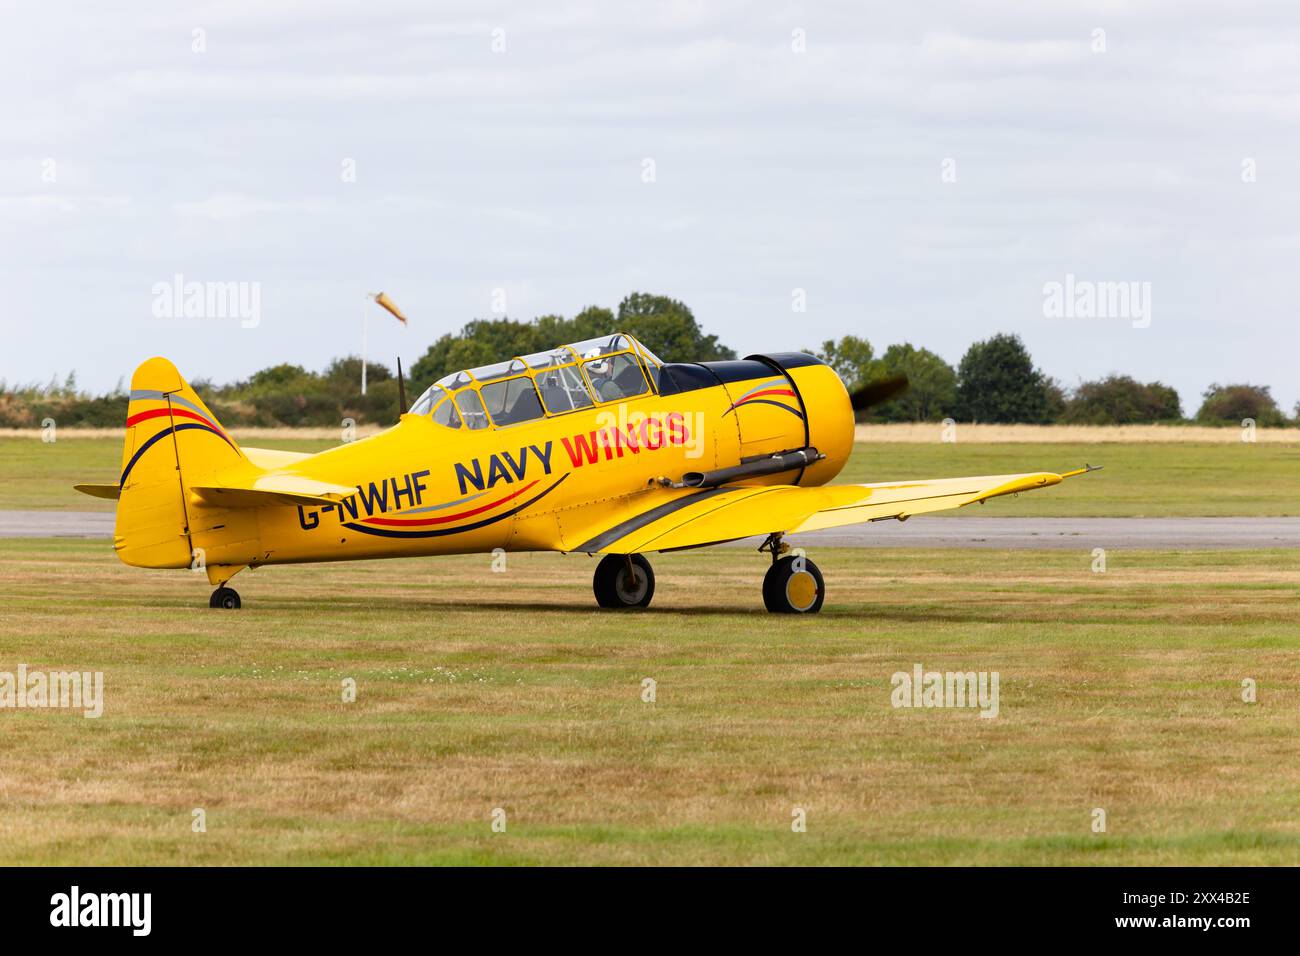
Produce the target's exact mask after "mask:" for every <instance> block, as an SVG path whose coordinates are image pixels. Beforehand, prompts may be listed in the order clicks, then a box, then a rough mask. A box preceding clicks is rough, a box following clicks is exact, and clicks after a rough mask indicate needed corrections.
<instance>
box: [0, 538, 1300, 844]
mask: <svg viewBox="0 0 1300 956" xmlns="http://www.w3.org/2000/svg"><path fill="white" fill-rule="evenodd" d="M814 557H815V558H816V559H817V560H818V561H819V562H820V563H821V565H822V568H823V570H824V571H825V572H826V575H827V578H828V581H829V582H830V587H831V593H830V597H829V600H828V604H827V608H826V611H825V612H824V613H823V614H822V615H821V616H820V617H819V618H815V619H807V620H788V619H782V618H773V617H768V616H766V615H764V614H762V613H761V612H759V613H757V614H756V611H758V609H759V608H760V607H761V605H760V602H759V599H758V595H757V585H758V580H759V576H760V575H761V572H762V564H761V561H760V559H758V558H757V557H755V556H752V555H748V554H746V553H745V552H741V551H735V550H731V551H722V552H719V551H713V552H693V553H686V554H681V555H674V556H671V557H667V556H666V557H661V558H659V559H657V560H656V569H657V571H658V574H659V589H658V595H657V597H656V607H655V608H654V609H652V610H651V611H650V612H648V613H641V614H635V615H620V614H613V613H601V612H598V611H595V610H594V609H593V608H592V599H591V596H590V591H589V574H590V571H591V567H592V562H591V561H589V560H587V559H585V558H582V557H568V558H564V557H559V556H554V555H538V556H511V558H510V563H509V571H508V572H507V573H506V574H494V573H492V572H491V571H490V570H489V567H490V560H489V559H488V558H487V557H465V558H452V559H440V560H437V561H394V562H377V563H366V564H350V565H337V566H321V567H295V568H271V569H265V570H262V571H259V572H257V573H256V574H250V575H243V576H241V577H240V578H238V579H237V580H236V584H237V585H238V586H239V588H240V590H241V592H242V593H243V595H244V599H245V603H246V606H245V609H244V610H243V611H242V612H239V613H235V614H230V613H223V612H213V611H209V610H208V609H207V608H206V607H203V606H202V605H203V604H204V602H205V599H206V594H207V588H206V587H205V586H204V585H203V583H202V581H201V580H199V579H196V578H195V577H194V576H193V575H189V574H186V573H184V572H173V573H147V572H140V571H135V570H132V569H127V568H123V567H121V566H119V565H117V564H116V563H115V562H114V559H113V558H112V556H111V554H110V553H109V551H108V548H107V547H106V546H105V545H103V544H94V543H69V542H31V541H8V542H0V588H3V589H4V593H5V594H6V602H5V604H4V607H3V609H0V670H12V669H14V668H15V667H16V665H17V664H18V663H20V662H23V663H27V664H29V665H31V666H33V667H44V668H55V667H58V668H63V667H80V668H84V669H102V670H104V671H105V674H106V684H107V695H106V696H107V704H106V712H105V716H104V717H103V718H101V719H100V720H98V721H95V720H85V719H83V718H81V717H80V716H77V715H73V714H70V713H67V712H60V711H17V712H16V711H0V721H3V723H4V728H3V729H4V733H5V739H6V747H5V748H4V749H3V750H0V795H3V801H2V802H0V863H5V864H14V863H145V864H150V863H178V862H179V863H336V862H338V863H362V862H367V863H466V862H469V863H479V862H484V863H537V862H547V863H568V862H585V863H651V864H674V863H675V864H683V863H686V864H690V863H830V864H842V863H847V864H855V863H856V864H860V863H902V864H921V863H928V864H951V863H981V864H984V863H1003V864H1015V863H1045V864H1090V863H1118V864H1136V863H1145V864H1169V863H1180V864H1223V863H1234V864H1241V863H1294V862H1295V861H1296V860H1297V858H1300V822H1298V821H1300V812H1298V811H1300V759H1297V757H1298V756H1300V751H1298V748H1297V743H1296V741H1297V737H1298V734H1297V730H1300V726H1298V724H1300V719H1298V718H1297V713H1298V712H1300V676H1298V675H1300V667H1297V665H1298V664H1300V651H1297V647H1296V642H1295V634H1296V633H1297V628H1300V602H1298V601H1297V600H1296V598H1297V593H1298V589H1300V553H1297V552H1271V553H1264V552H1261V553H1231V552H1215V553H1213V554H1204V553H1202V554H1198V553H1182V554H1165V553H1128V554H1123V555H1119V554H1116V555H1112V556H1111V560H1110V562H1109V564H1110V570H1109V571H1108V572H1107V573H1106V574H1092V573H1090V572H1089V566H1090V561H1091V558H1090V555H1089V554H1088V553H1086V552H1080V553H1078V554H1075V553H1072V552H1059V553H1058V552H1051V553H1048V552H948V553H945V552H902V551H891V552H888V553H872V552H867V551H851V550H830V549H827V550H825V551H823V552H822V553H819V554H816V555H814ZM915 662H920V663H922V664H924V665H925V666H926V667H927V668H935V669H940V670H947V669H961V670H997V671H999V672H1000V674H1001V675H1002V685H1001V715H1000V716H999V717H998V718H997V719H995V720H984V719H980V718H978V717H977V716H976V714H975V713H974V712H971V711H961V712H957V711H936V710H895V709H893V708H892V707H891V706H890V683H889V681H890V675H891V674H892V673H893V672H894V671H897V670H908V669H910V668H911V666H912V664H913V663H915ZM344 677H352V678H354V679H355V680H356V681H357V683H358V699H357V701H356V703H353V704H344V703H342V702H341V700H340V681H341V680H342V679H343V678H344ZM646 677H653V678H654V679H655V680H656V681H657V682H658V687H657V701H656V702H655V703H654V704H647V703H644V702H642V700H641V691H642V684H641V682H642V680H643V679H644V678H646ZM1243 677H1252V678H1254V679H1255V680H1257V681H1258V686H1259V701H1258V703H1255V704H1246V703H1243V702H1242V700H1241V697H1240V682H1241V680H1242V678H1243ZM796 806H797V807H802V808H805V809H806V810H807V813H808V832H807V833H804V834H795V833H792V832H791V829H790V820H791V811H792V808H794V807H796ZM195 807H203V808H204V809H206V811H207V814H208V832H207V833H206V834H194V833H192V832H191V829H190V821H191V816H190V814H191V810H192V809H193V808H195ZM495 807H502V808H504V809H505V810H506V811H507V813H508V821H509V823H508V829H507V832H505V833H500V834H494V833H492V832H491V829H490V825H489V821H490V813H491V811H492V809H493V808H495ZM1095 807H1103V808H1105V809H1106V811H1107V814H1108V823H1109V826H1108V832H1107V833H1105V834H1094V833H1093V832H1092V831H1091V828H1090V824H1091V821H1092V817H1091V813H1092V810H1093V808H1095Z"/></svg>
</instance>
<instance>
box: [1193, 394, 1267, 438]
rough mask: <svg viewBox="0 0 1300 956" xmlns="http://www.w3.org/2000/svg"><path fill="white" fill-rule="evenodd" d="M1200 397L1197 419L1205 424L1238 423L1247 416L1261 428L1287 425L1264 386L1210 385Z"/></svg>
mask: <svg viewBox="0 0 1300 956" xmlns="http://www.w3.org/2000/svg"><path fill="white" fill-rule="evenodd" d="M1202 397H1203V399H1204V400H1203V401H1202V402H1201V408H1200V410H1199V411H1198V412H1197V413H1196V420H1197V421H1198V422H1201V423H1202V424H1205V425H1240V424H1241V423H1242V420H1243V419H1246V418H1253V419H1254V420H1255V424H1256V425H1258V426H1259V427H1260V428H1271V427H1277V426H1280V425H1285V424H1286V417H1285V416H1284V415H1283V414H1282V412H1281V410H1280V409H1279V408H1278V407H1277V402H1276V401H1275V400H1274V398H1273V396H1272V395H1271V394H1269V386H1267V385H1211V386H1210V387H1209V388H1207V389H1206V390H1205V394H1204V396H1202Z"/></svg>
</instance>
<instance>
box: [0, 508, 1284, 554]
mask: <svg viewBox="0 0 1300 956" xmlns="http://www.w3.org/2000/svg"><path fill="white" fill-rule="evenodd" d="M112 536H113V513H112V512H111V511H108V512H105V511H0V538H51V537H53V538H111V537H112ZM760 540H761V539H758V538H755V539H752V540H749V539H747V540H746V541H743V542H735V544H736V546H747V545H751V544H752V545H753V546H755V547H757V545H758V543H759V541H760ZM790 540H791V541H792V542H794V543H797V544H803V545H805V546H808V547H812V546H818V547H849V548H862V547H865V548H873V547H874V548H881V547H884V548H1087V549H1089V550H1091V549H1092V548H1300V518H974V517H972V518H955V517H951V516H946V517H945V516H936V517H926V516H924V515H923V516H921V517H918V518H913V519H912V520H910V521H905V522H901V523H900V522H898V521H878V522H875V523H874V524H868V525H854V526H852V527H848V528H833V529H831V530H829V531H818V532H814V533H812V534H804V535H794V536H791V538H790Z"/></svg>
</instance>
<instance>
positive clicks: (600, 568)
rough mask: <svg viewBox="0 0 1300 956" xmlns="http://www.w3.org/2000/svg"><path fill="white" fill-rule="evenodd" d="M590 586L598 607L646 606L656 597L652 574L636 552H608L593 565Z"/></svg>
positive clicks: (653, 575) (647, 564) (648, 563)
mask: <svg viewBox="0 0 1300 956" xmlns="http://www.w3.org/2000/svg"><path fill="white" fill-rule="evenodd" d="M629 558H630V560H631V567H630V568H629V567H628V562H629ZM592 589H593V590H594V591H595V592H596V603H597V604H599V605H600V606H601V607H619V608H628V607H648V606H649V605H650V599H651V598H652V597H654V596H655V573H654V571H653V570H651V568H650V562H649V561H647V560H646V559H645V558H643V557H642V556H641V555H639V554H633V555H626V554H607V555H605V556H604V557H603V558H601V559H600V564H598V565H596V576H595V578H594V579H593V580H592Z"/></svg>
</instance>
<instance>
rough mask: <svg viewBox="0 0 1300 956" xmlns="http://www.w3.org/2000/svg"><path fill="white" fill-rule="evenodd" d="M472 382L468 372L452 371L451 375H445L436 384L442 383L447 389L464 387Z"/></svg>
mask: <svg viewBox="0 0 1300 956" xmlns="http://www.w3.org/2000/svg"><path fill="white" fill-rule="evenodd" d="M469 383H470V377H469V373H468V372H452V373H451V374H450V375H444V376H443V377H442V378H440V379H438V381H436V382H434V383H433V384H434V385H441V386H442V387H443V388H446V389H454V388H464V387H465V386H466V385H468V384H469Z"/></svg>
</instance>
